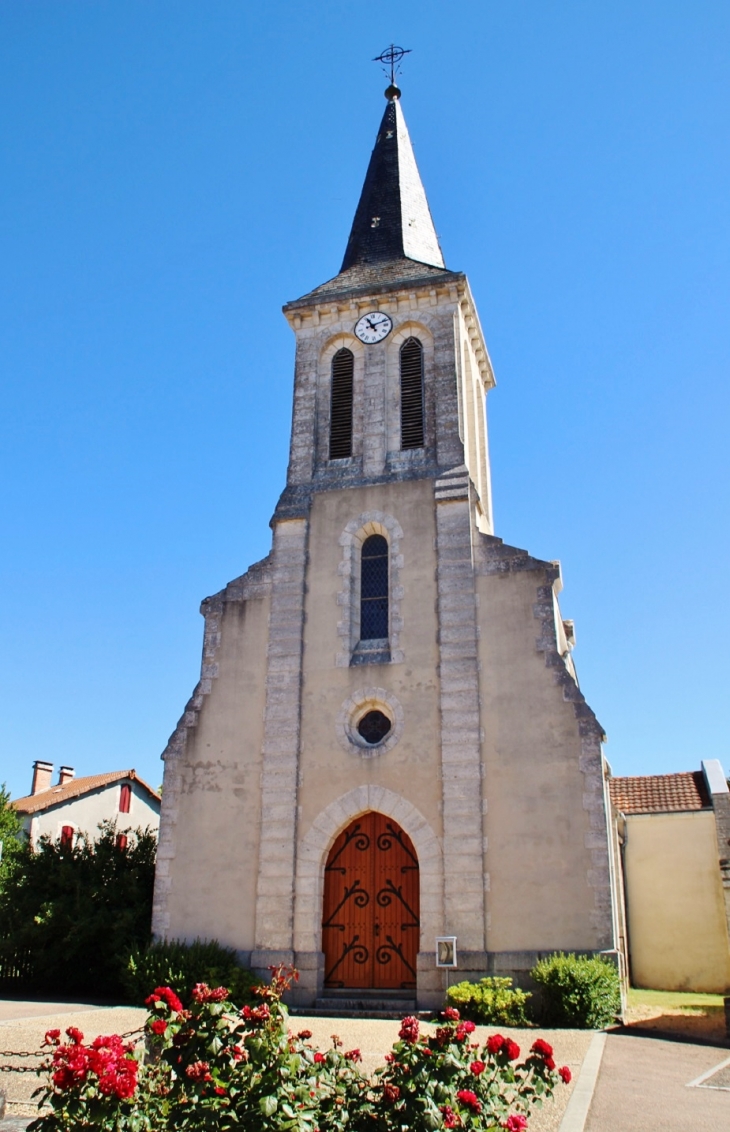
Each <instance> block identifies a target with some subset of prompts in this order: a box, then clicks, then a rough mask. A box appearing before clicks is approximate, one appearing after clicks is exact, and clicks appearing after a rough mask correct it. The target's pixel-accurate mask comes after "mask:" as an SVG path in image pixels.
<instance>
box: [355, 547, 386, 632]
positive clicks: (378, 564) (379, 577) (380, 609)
mask: <svg viewBox="0 0 730 1132" xmlns="http://www.w3.org/2000/svg"><path fill="white" fill-rule="evenodd" d="M387 636H388V540H387V539H386V538H384V537H383V536H382V535H370V537H369V538H366V539H365V542H364V543H363V544H362V556H361V560H360V640H361V641H375V640H384V639H385V638H387Z"/></svg>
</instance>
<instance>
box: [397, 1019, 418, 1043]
mask: <svg viewBox="0 0 730 1132" xmlns="http://www.w3.org/2000/svg"><path fill="white" fill-rule="evenodd" d="M398 1037H399V1038H400V1039H401V1041H403V1042H417V1041H418V1019H417V1018H414V1017H413V1015H412V1014H409V1015H408V1016H407V1017H406V1018H404V1019H403V1021H402V1022H401V1026H400V1030H399V1031H398Z"/></svg>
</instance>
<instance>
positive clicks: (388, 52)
mask: <svg viewBox="0 0 730 1132" xmlns="http://www.w3.org/2000/svg"><path fill="white" fill-rule="evenodd" d="M410 53H411V48H410V47H397V46H396V44H395V43H391V45H390V47H386V49H385V51H381V53H380V55H376V56H375V58H374V59H373V63H382V64H383V70H384V71H385V73H386V75H387V76H388V77H389V79H390V86H389V87H388V89H387V90H386V92H385V97H386V98H393V97H395V98H398V97H399V96H400V91H399V90H398V87H397V86H396V82H395V79H396V75H397V74H398V73H399V72H400V61H401V59H402V58H403V56H404V55H410Z"/></svg>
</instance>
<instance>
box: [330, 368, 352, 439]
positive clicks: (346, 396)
mask: <svg viewBox="0 0 730 1132" xmlns="http://www.w3.org/2000/svg"><path fill="white" fill-rule="evenodd" d="M354 372H355V357H354V355H353V353H352V351H351V350H347V349H344V348H343V349H342V350H338V351H337V353H336V354H335V356H334V357H333V359H332V388H331V393H330V460H343V459H345V458H346V457H347V456H352V386H353V377H354Z"/></svg>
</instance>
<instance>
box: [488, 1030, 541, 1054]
mask: <svg viewBox="0 0 730 1132" xmlns="http://www.w3.org/2000/svg"><path fill="white" fill-rule="evenodd" d="M505 1040H506V1039H505V1038H503V1037H502V1035H501V1034H492V1036H491V1037H490V1038H488V1039H487V1049H488V1051H489V1052H490V1053H491V1054H495V1053H499V1051H500V1050H501V1048H502V1046H503V1045H504V1043H505ZM533 1049H534V1046H533Z"/></svg>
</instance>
